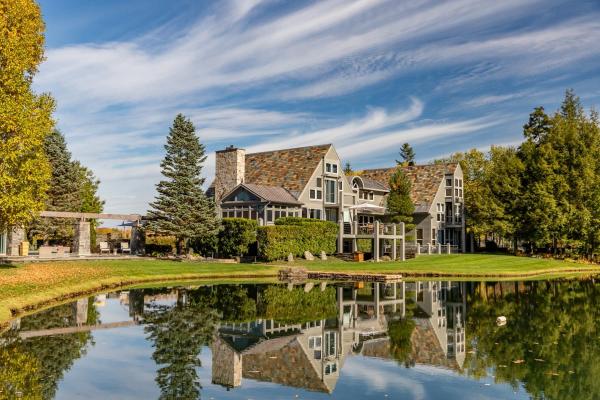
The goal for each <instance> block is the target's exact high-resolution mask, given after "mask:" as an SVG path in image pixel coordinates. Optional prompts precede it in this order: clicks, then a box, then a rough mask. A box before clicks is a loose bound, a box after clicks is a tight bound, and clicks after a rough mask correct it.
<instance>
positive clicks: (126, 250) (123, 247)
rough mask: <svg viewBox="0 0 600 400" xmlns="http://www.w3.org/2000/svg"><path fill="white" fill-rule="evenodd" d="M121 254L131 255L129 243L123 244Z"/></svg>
mask: <svg viewBox="0 0 600 400" xmlns="http://www.w3.org/2000/svg"><path fill="white" fill-rule="evenodd" d="M121 253H123V254H125V253H129V254H131V248H130V247H129V242H121Z"/></svg>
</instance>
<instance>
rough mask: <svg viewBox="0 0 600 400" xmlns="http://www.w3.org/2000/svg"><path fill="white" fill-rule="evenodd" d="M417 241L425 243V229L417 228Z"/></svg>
mask: <svg viewBox="0 0 600 400" xmlns="http://www.w3.org/2000/svg"><path fill="white" fill-rule="evenodd" d="M417 243H418V244H420V245H421V244H423V229H417Z"/></svg>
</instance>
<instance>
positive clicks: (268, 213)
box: [267, 209, 273, 222]
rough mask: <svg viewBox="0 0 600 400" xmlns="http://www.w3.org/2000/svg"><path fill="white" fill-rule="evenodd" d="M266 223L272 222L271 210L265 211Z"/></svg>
mask: <svg viewBox="0 0 600 400" xmlns="http://www.w3.org/2000/svg"><path fill="white" fill-rule="evenodd" d="M267 221H268V222H273V210H271V209H269V210H267Z"/></svg>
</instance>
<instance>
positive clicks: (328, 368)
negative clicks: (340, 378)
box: [325, 363, 337, 375]
mask: <svg viewBox="0 0 600 400" xmlns="http://www.w3.org/2000/svg"><path fill="white" fill-rule="evenodd" d="M336 371H337V364H336V363H327V364H326V365H325V375H330V374H334V373H335V372H336Z"/></svg>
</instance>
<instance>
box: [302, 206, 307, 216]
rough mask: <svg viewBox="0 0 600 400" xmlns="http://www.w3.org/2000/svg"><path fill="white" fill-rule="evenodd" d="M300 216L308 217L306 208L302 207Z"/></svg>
mask: <svg viewBox="0 0 600 400" xmlns="http://www.w3.org/2000/svg"><path fill="white" fill-rule="evenodd" d="M302 218H308V209H307V208H304V207H302Z"/></svg>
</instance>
